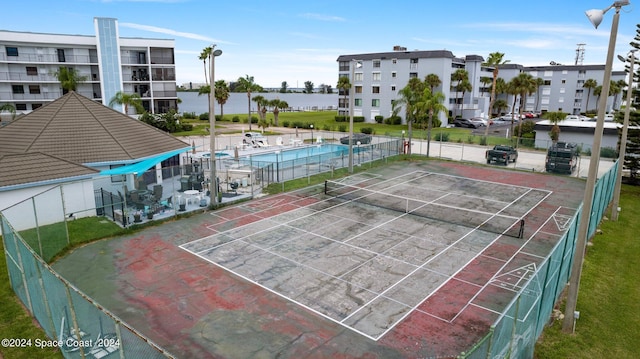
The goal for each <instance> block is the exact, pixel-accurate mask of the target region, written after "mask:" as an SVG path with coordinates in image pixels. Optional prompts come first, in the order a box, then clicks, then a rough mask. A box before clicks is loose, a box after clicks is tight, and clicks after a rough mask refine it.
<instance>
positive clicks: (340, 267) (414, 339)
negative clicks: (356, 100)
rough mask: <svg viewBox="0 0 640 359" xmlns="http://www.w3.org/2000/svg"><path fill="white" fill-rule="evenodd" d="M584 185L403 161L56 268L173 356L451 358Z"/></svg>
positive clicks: (476, 336)
mask: <svg viewBox="0 0 640 359" xmlns="http://www.w3.org/2000/svg"><path fill="white" fill-rule="evenodd" d="M583 190H584V183H583V181H580V180H578V179H575V178H570V177H562V176H550V175H544V174H536V173H528V172H516V171H508V170H503V169H500V168H493V167H484V166H469V165H465V164H460V163H453V162H438V161H427V162H419V163H396V164H392V165H389V166H387V167H384V168H380V169H375V170H371V171H368V172H366V173H361V174H357V175H353V176H350V177H347V178H345V179H342V180H340V181H339V182H329V183H327V184H326V185H317V186H313V187H309V188H306V189H303V190H299V191H295V192H290V193H284V194H280V195H274V196H266V197H263V198H260V199H256V200H252V201H249V202H246V203H244V204H241V205H238V206H233V207H229V208H224V209H221V210H218V211H213V212H208V213H205V214H202V215H198V216H194V217H191V218H187V219H184V220H180V221H176V222H175V223H167V224H164V225H162V226H159V227H151V228H148V229H145V230H144V231H142V232H140V233H137V234H135V235H132V236H129V237H123V238H119V239H115V240H111V241H108V242H102V243H96V244H92V245H89V246H87V247H84V248H81V249H79V250H77V251H75V252H74V253H72V254H71V255H69V256H68V257H67V258H65V259H63V260H61V261H60V263H58V264H57V265H56V267H57V268H56V269H58V270H59V271H60V272H61V274H63V275H64V276H65V277H67V278H69V279H70V280H71V282H72V283H74V284H76V285H78V286H79V287H80V288H81V289H82V290H84V291H86V292H88V293H89V294H90V295H92V296H93V297H94V298H95V299H96V300H98V302H101V299H102V303H105V306H106V307H107V308H108V309H110V310H112V311H114V312H115V313H116V314H117V315H120V316H121V317H122V318H123V319H124V320H125V321H127V322H129V323H130V324H132V325H133V326H134V327H135V328H137V329H139V330H141V331H142V332H143V333H145V334H146V335H148V336H149V337H150V339H152V340H154V341H155V342H156V343H158V344H159V345H161V346H162V347H164V348H166V349H167V350H168V351H169V352H171V353H174V354H176V355H178V356H179V357H210V358H218V357H225V358H227V357H228V358H231V357H232V358H241V357H290V358H297V357H316V358H326V357H343V358H351V357H354V358H355V357H373V358H375V357H378V358H382V357H384V358H393V357H397V358H401V357H456V356H458V355H460V354H461V353H463V352H466V351H469V350H470V349H471V348H472V347H473V345H474V344H475V343H477V342H478V341H479V340H480V339H482V338H483V337H484V336H486V335H487V334H488V332H489V330H490V326H491V325H492V324H493V323H494V322H495V320H496V319H497V318H498V317H499V316H500V314H501V313H502V312H503V310H504V308H505V307H507V306H508V304H509V303H510V301H511V300H512V299H513V298H514V297H515V296H516V294H517V293H518V291H519V290H520V289H521V288H522V287H523V285H524V283H525V282H527V281H528V279H529V278H530V277H531V274H532V273H534V271H535V270H536V269H537V266H538V264H539V263H541V262H542V261H543V259H544V258H545V257H546V256H547V254H548V253H549V251H550V250H551V249H552V248H553V246H554V245H555V244H556V243H557V240H558V239H559V237H560V235H561V234H562V233H563V232H564V231H565V228H566V225H567V221H568V219H570V218H571V216H572V215H573V214H574V213H575V210H576V207H577V206H578V204H579V203H580V201H581V199H582V191H583ZM523 223H524V225H523ZM91 246H97V247H99V248H95V247H94V248H91ZM98 252H99V254H96V253H98ZM103 261H104V262H107V261H108V263H103ZM83 262H86V266H87V267H88V268H89V267H90V266H95V264H96V263H103V264H102V265H101V267H109V268H113V271H112V272H111V273H102V274H101V273H99V272H97V271H91V272H90V271H83V270H82V268H83ZM65 263H66V264H65ZM114 271H115V273H114ZM74 277H75V279H74ZM96 283H99V284H96ZM105 288H114V290H113V291H110V292H108V291H106V290H105ZM101 296H102V298H101Z"/></svg>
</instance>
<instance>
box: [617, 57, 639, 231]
mask: <svg viewBox="0 0 640 359" xmlns="http://www.w3.org/2000/svg"><path fill="white" fill-rule="evenodd" d="M636 51H637V50H631V52H630V53H629V63H630V64H629V83H628V84H627V98H626V104H627V105H626V107H625V109H624V122H623V124H622V135H621V136H620V153H619V154H618V171H617V173H616V187H615V190H614V191H613V205H612V206H611V219H612V220H614V221H617V220H618V214H619V212H620V207H619V205H620V187H622V166H623V164H624V156H625V155H626V151H627V132H628V131H627V130H628V127H629V112H630V111H631V93H632V92H633V75H634V73H633V65H634V64H635V52H636ZM618 59H620V60H621V61H622V62H626V59H625V58H624V57H622V56H620V55H618Z"/></svg>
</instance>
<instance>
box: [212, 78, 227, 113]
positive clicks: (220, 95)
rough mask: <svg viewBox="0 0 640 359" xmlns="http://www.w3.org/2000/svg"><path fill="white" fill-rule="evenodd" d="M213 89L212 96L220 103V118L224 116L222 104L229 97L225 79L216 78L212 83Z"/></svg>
mask: <svg viewBox="0 0 640 359" xmlns="http://www.w3.org/2000/svg"><path fill="white" fill-rule="evenodd" d="M214 90H215V91H214V97H215V99H216V101H218V103H219V104H220V118H222V117H224V109H223V108H222V106H224V104H226V103H227V100H228V99H229V86H227V83H226V81H224V80H218V81H216V83H215V84H214Z"/></svg>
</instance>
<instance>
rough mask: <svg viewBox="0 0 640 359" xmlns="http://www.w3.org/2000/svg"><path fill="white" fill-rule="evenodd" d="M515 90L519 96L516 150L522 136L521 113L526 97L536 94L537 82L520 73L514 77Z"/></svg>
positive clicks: (529, 76) (526, 74)
mask: <svg viewBox="0 0 640 359" xmlns="http://www.w3.org/2000/svg"><path fill="white" fill-rule="evenodd" d="M516 79H517V81H516V88H517V90H518V93H519V95H520V119H519V121H518V138H517V139H518V141H517V142H516V148H517V147H518V145H519V143H520V137H521V136H522V111H523V110H524V107H525V105H526V103H527V96H529V95H531V94H533V93H534V92H536V89H537V81H536V79H534V78H533V76H531V75H530V74H528V73H525V72H521V73H520V74H519V75H518V76H516Z"/></svg>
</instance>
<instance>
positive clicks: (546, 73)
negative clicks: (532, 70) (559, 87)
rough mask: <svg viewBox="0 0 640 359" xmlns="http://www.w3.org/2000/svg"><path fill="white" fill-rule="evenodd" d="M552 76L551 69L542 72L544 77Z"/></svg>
mask: <svg viewBox="0 0 640 359" xmlns="http://www.w3.org/2000/svg"><path fill="white" fill-rule="evenodd" d="M551 76H553V71H545V72H544V77H551Z"/></svg>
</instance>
